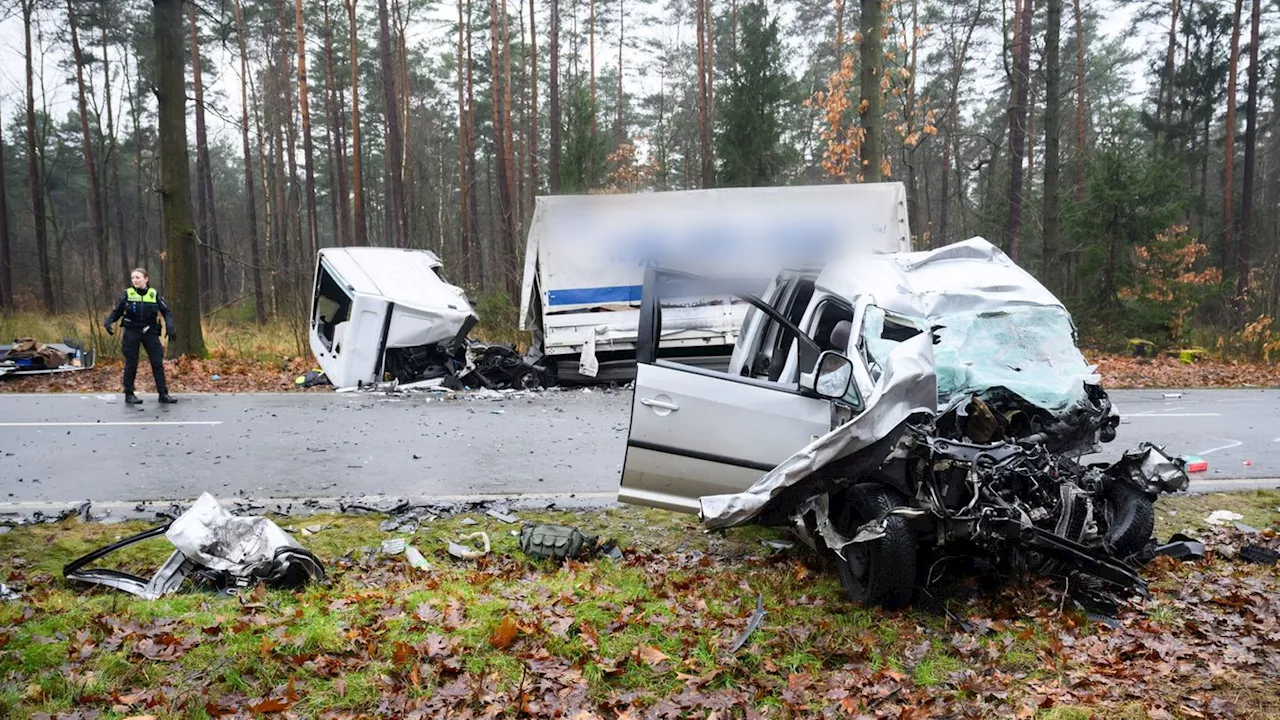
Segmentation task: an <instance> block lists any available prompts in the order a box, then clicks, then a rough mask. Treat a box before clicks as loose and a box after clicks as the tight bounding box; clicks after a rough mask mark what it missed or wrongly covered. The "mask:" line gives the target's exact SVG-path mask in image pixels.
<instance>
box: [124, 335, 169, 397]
mask: <svg viewBox="0 0 1280 720" xmlns="http://www.w3.org/2000/svg"><path fill="white" fill-rule="evenodd" d="M123 340H124V344H123V347H122V349H123V351H124V391H125V393H129V394H132V393H133V381H134V380H135V379H136V378H137V377H138V346H139V345H141V346H142V347H144V348H146V349H147V359H148V360H150V361H151V372H152V373H154V374H155V377H156V392H157V393H159V394H160V395H168V394H169V386H168V385H167V384H166V383H165V380H164V345H162V344H161V343H160V327H159V326H158V325H152V326H151V327H150V328H149V329H148V330H147V332H139V331H137V330H131V329H129V328H125V329H124V338H123Z"/></svg>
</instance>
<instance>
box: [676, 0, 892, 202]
mask: <svg viewBox="0 0 1280 720" xmlns="http://www.w3.org/2000/svg"><path fill="white" fill-rule="evenodd" d="M709 2H710V0H697V2H696V8H695V12H696V13H697V33H698V43H697V45H698V49H697V66H696V70H697V73H698V88H697V92H698V148H699V151H700V155H701V161H702V167H701V170H702V173H701V181H702V187H704V188H710V187H715V170H716V169H715V157H714V156H713V155H712V152H711V108H710V105H711V89H710V88H709V87H708V85H709V84H710V78H711V77H712V73H711V72H710V69H709V68H708V67H707V65H708V62H709V60H708V57H709V52H708V48H707V37H708V28H707V25H708V23H707V5H708V3H709ZM876 2H879V0H876Z"/></svg>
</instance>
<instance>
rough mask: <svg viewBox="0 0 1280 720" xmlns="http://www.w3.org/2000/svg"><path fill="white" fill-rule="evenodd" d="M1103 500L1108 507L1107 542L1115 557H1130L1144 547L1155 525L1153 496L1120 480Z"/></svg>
mask: <svg viewBox="0 0 1280 720" xmlns="http://www.w3.org/2000/svg"><path fill="white" fill-rule="evenodd" d="M1102 501H1103V503H1105V508H1106V509H1105V517H1106V519H1107V536H1106V542H1107V544H1108V545H1110V546H1111V547H1112V548H1113V549H1114V551H1115V554H1116V557H1119V558H1127V557H1129V556H1130V555H1133V554H1134V553H1136V552H1138V551H1140V550H1142V548H1143V547H1145V546H1146V544H1147V540H1149V539H1151V533H1152V532H1154V531H1155V528H1156V511H1155V507H1154V506H1153V505H1152V503H1151V498H1149V497H1147V496H1146V495H1145V494H1144V493H1143V492H1142V491H1140V490H1138V489H1137V488H1135V487H1134V486H1133V485H1131V484H1129V483H1127V482H1117V483H1115V484H1113V485H1112V486H1111V488H1110V489H1109V490H1108V491H1107V494H1106V495H1105V496H1103V500H1102Z"/></svg>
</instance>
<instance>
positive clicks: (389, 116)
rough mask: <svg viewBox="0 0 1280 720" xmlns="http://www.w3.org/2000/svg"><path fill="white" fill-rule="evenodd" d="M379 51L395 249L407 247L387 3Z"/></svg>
mask: <svg viewBox="0 0 1280 720" xmlns="http://www.w3.org/2000/svg"><path fill="white" fill-rule="evenodd" d="M378 51H379V56H380V62H381V68H382V111H383V122H385V123H386V126H387V150H386V152H385V153H384V157H385V162H386V165H387V175H388V182H389V183H390V184H391V187H390V188H388V190H389V191H390V192H388V193H387V199H388V201H389V202H390V209H391V227H390V228H387V232H388V234H389V235H390V238H391V239H392V241H393V242H394V243H395V246H396V247H399V248H402V247H406V246H407V241H408V236H407V231H408V229H407V228H406V227H405V197H404V166H403V162H404V148H403V147H402V146H401V144H400V109H399V104H398V102H397V100H396V73H395V63H394V62H393V60H392V48H391V28H390V22H389V20H388V16H387V0H378Z"/></svg>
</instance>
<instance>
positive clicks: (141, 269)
mask: <svg viewBox="0 0 1280 720" xmlns="http://www.w3.org/2000/svg"><path fill="white" fill-rule="evenodd" d="M136 272H138V273H142V277H144V278H146V279H148V280H150V279H151V273H148V272H147V269H146V268H134V269H132V270H130V271H129V274H130V275H132V274H134V273H136Z"/></svg>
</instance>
